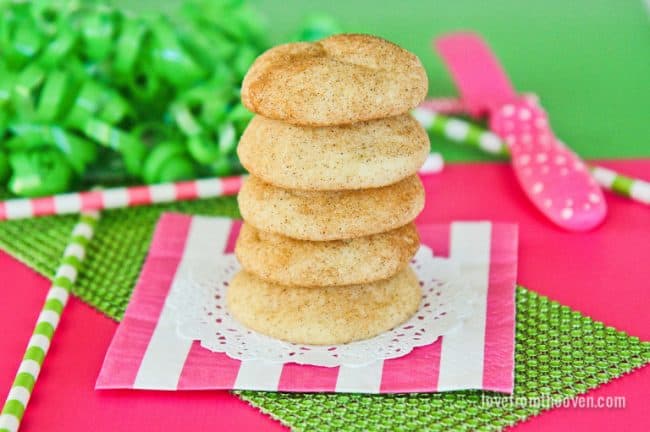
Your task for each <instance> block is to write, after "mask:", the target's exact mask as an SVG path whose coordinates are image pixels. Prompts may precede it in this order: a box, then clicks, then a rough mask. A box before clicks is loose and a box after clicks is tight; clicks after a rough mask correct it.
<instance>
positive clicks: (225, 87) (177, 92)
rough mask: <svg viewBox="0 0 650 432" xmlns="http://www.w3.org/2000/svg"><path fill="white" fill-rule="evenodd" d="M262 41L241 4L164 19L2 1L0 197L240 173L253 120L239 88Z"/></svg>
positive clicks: (205, 2)
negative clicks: (4, 192) (240, 150)
mask: <svg viewBox="0 0 650 432" xmlns="http://www.w3.org/2000/svg"><path fill="white" fill-rule="evenodd" d="M266 34H267V32H265V31H264V29H263V27H262V26H261V25H260V21H259V20H258V18H257V16H256V14H255V11H254V10H253V9H252V8H250V7H249V6H248V3H247V2H246V1H245V0H183V2H182V5H181V7H180V8H179V9H178V10H176V11H175V13H174V15H173V16H171V17H168V16H163V15H159V14H155V15H147V16H134V15H131V14H128V13H125V12H122V11H120V10H119V9H115V8H110V7H107V6H102V5H99V6H97V5H92V4H89V3H87V2H82V1H79V0H31V1H29V2H24V1H9V2H2V3H1V4H0V54H1V55H0V140H1V141H0V187H2V186H7V187H9V188H10V189H11V191H12V192H13V193H15V194H18V195H23V196H40V195H43V194H46V193H57V192H64V191H68V190H70V188H72V187H84V188H87V187H92V186H94V185H96V184H98V183H99V184H111V185H116V184H123V183H124V182H125V181H128V182H137V181H146V182H148V183H151V182H161V181H174V180H181V179H189V178H196V177H197V176H202V175H230V174H233V173H237V172H243V168H242V167H241V164H240V163H239V161H238V159H237V155H236V151H235V150H236V144H237V141H238V139H239V137H240V136H241V134H242V133H243V131H244V129H245V128H246V125H247V124H248V122H249V121H250V119H251V117H252V114H251V113H250V112H248V111H247V110H246V109H245V108H244V107H243V106H242V105H241V103H240V102H239V98H240V95H239V88H240V86H241V79H242V77H243V76H244V74H245V73H246V71H247V69H248V68H249V66H250V64H251V63H252V62H253V61H254V59H255V58H256V56H257V55H259V54H260V53H261V52H262V51H263V50H264V48H265V47H266V43H265V36H266ZM7 179H9V180H7Z"/></svg>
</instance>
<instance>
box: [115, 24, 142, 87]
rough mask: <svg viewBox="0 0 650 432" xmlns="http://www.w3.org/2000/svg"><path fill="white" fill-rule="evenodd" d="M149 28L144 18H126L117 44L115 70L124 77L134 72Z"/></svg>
mask: <svg viewBox="0 0 650 432" xmlns="http://www.w3.org/2000/svg"><path fill="white" fill-rule="evenodd" d="M147 32H148V28H147V26H146V25H145V23H144V22H143V21H142V20H139V19H133V18H125V19H124V20H123V22H122V32H121V33H120V36H119V38H118V39H117V43H116V45H115V58H114V59H113V70H114V71H115V73H116V74H117V75H118V76H120V77H122V78H123V79H124V78H126V77H128V76H129V75H130V74H132V73H133V71H134V68H135V65H136V63H137V60H138V56H139V55H140V52H141V50H142V48H143V43H144V38H145V37H146V36H147Z"/></svg>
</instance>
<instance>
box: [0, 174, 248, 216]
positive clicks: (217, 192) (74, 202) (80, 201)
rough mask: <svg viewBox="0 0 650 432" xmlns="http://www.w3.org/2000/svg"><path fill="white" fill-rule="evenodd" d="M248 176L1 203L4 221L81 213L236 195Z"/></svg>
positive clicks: (76, 193)
mask: <svg viewBox="0 0 650 432" xmlns="http://www.w3.org/2000/svg"><path fill="white" fill-rule="evenodd" d="M243 179H244V176H236V177H225V178H207V179H199V180H191V181H183V182H177V183H161V184H156V185H149V186H131V187H119V188H111V189H101V190H92V191H88V192H74V193H66V194H60V195H53V196H47V197H41V198H20V199H11V200H7V201H3V202H0V220H9V219H24V218H31V217H38V216H50V215H62V214H71V213H79V212H82V211H87V210H103V209H115V208H124V207H134V206H139V205H148V204H155V203H165V202H174V201H186V200H194V199H200V198H212V197H218V196H226V195H234V194H236V193H237V192H238V191H239V188H240V187H241V184H242V180H243Z"/></svg>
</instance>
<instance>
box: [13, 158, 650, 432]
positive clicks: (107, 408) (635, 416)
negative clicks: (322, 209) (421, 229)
mask: <svg viewBox="0 0 650 432" xmlns="http://www.w3.org/2000/svg"><path fill="white" fill-rule="evenodd" d="M604 165H605V166H609V167H611V168H614V169H618V170H620V171H622V172H625V173H628V174H630V175H636V176H639V177H643V176H645V178H646V179H647V178H648V176H649V175H650V160H644V161H619V162H610V163H604ZM426 183H427V187H430V188H432V190H434V191H436V194H434V196H436V197H438V198H437V199H433V200H430V201H429V202H428V203H427V207H426V210H425V213H424V214H423V216H422V219H423V220H427V221H432V222H445V221H450V220H452V219H492V220H495V221H517V222H519V224H520V271H519V278H518V280H519V282H520V283H521V284H523V285H525V286H527V287H528V288H530V289H532V290H535V291H537V292H540V293H542V294H545V295H548V296H549V297H551V298H553V299H555V300H558V301H560V302H561V303H564V304H566V305H569V306H571V307H573V308H575V309H577V310H580V311H582V312H583V313H586V314H587V315H589V316H591V317H593V318H595V319H598V320H601V321H604V322H605V323H606V324H608V325H612V326H615V327H617V328H619V329H622V330H625V331H627V332H629V333H631V334H634V335H637V336H639V337H641V338H642V339H644V340H649V339H650V325H649V324H650V318H648V314H647V311H648V310H649V307H650V296H648V293H647V290H648V288H649V286H650V283H649V282H648V281H649V280H650V265H648V260H649V258H650V209H648V208H647V207H644V206H642V205H640V204H636V203H633V202H631V201H629V200H626V199H623V198H619V197H616V196H613V195H611V194H609V193H608V194H607V198H608V203H609V206H610V215H609V217H608V219H607V221H606V222H605V224H604V225H603V226H602V227H601V228H600V229H598V230H597V231H595V232H593V233H590V234H583V235H576V234H568V233H564V232H562V231H559V230H558V229H557V228H555V227H553V226H551V225H550V223H548V222H547V221H546V220H545V219H544V218H543V217H542V216H541V215H539V214H537V213H536V211H535V210H534V208H533V207H532V205H531V204H529V203H528V202H527V201H526V200H525V199H524V196H523V193H522V192H521V191H520V190H519V189H518V187H517V186H516V184H515V179H514V175H513V174H512V172H511V171H510V170H509V168H508V167H507V166H504V165H497V164H481V165H479V164H472V165H470V164H462V165H451V166H448V167H446V168H445V172H444V174H442V175H438V176H432V177H429V178H428V179H427V180H426ZM468 191H473V192H471V193H468ZM47 287H48V282H47V280H45V279H44V278H43V277H41V276H39V275H37V274H36V273H34V272H33V271H31V270H30V269H28V268H27V267H25V266H24V265H22V264H20V263H18V262H17V261H15V260H14V259H12V258H11V257H9V256H8V255H6V254H4V253H0V289H2V290H3V295H4V296H3V301H2V302H0V328H3V329H4V337H2V338H0V353H1V354H0V395H2V397H3V398H4V395H6V393H7V391H8V389H9V386H10V384H11V380H12V379H13V376H14V373H15V371H16V368H17V366H18V364H19V362H20V358H21V356H22V353H23V351H24V348H25V344H26V343H27V340H28V338H29V336H30V334H31V331H32V326H33V323H34V322H35V320H36V317H37V315H38V312H39V309H40V307H41V304H42V300H43V296H44V295H45V292H46V290H47ZM116 326H117V323H115V322H113V321H112V320H110V319H108V318H106V317H104V316H103V315H101V314H100V313H98V312H96V311H94V310H93V309H91V308H90V307H88V306H86V305H84V304H83V303H81V302H80V301H78V300H76V299H72V300H71V302H70V304H69V305H68V308H67V310H66V312H65V313H64V316H63V319H62V322H61V325H60V327H59V330H58V332H57V334H56V336H55V341H54V343H53V345H52V348H51V351H50V353H49V355H48V358H47V360H46V361H45V365H44V369H43V372H42V373H41V377H40V378H39V381H38V383H37V385H36V388H35V390H34V394H33V397H32V400H31V402H30V405H29V408H28V410H27V412H26V415H25V419H24V421H23V428H22V430H23V431H43V430H48V431H63V430H65V431H87V430H93V431H94V432H101V431H116V430H118V431H127V430H128V431H130V430H152V431H154V430H233V431H238V430H241V431H248V430H264V431H274V430H285V428H284V427H283V426H281V425H280V424H279V423H278V422H276V421H274V420H272V419H270V418H269V417H267V416H265V415H263V414H260V413H259V411H257V410H256V409H254V408H252V407H250V406H248V405H247V404H246V403H245V402H242V401H241V400H239V399H237V398H236V397H234V396H231V395H230V394H229V393H226V392H219V391H204V392H200V391H198V392H180V393H169V392H150V391H146V392H145V391H102V392H96V391H94V390H93V387H94V383H95V379H96V378H97V374H98V372H99V368H100V366H101V363H102V359H103V356H104V353H105V351H106V348H107V347H108V344H109V342H110V339H111V337H112V335H113V332H114V331H115V328H116ZM649 389H650V368H649V367H645V368H643V369H641V370H639V371H636V372H634V373H632V374H629V375H627V376H624V377H622V378H620V379H617V380H614V381H613V382H611V383H609V384H606V385H604V386H601V387H600V388H598V389H596V390H594V391H592V392H590V393H589V394H590V395H594V396H619V395H623V396H626V398H627V401H626V402H627V407H626V408H625V409H611V410H608V409H592V410H588V409H570V408H559V409H554V410H551V411H547V412H545V413H542V414H541V415H539V416H538V417H536V418H534V419H531V420H529V421H527V422H524V423H521V424H519V425H517V426H516V427H514V429H516V430H522V431H526V430H530V431H533V430H558V431H564V430H566V431H568V430H572V431H573V430H576V429H578V430H583V429H584V430H603V429H608V428H609V429H611V428H615V429H617V430H626V431H646V430H650V416H648V414H647V403H648V398H649V396H650V390H649Z"/></svg>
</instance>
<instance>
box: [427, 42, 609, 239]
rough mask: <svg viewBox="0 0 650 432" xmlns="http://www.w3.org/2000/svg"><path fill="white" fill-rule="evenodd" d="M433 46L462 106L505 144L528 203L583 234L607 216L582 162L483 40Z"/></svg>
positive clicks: (557, 221) (600, 192) (594, 182)
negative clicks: (517, 89)
mask: <svg viewBox="0 0 650 432" xmlns="http://www.w3.org/2000/svg"><path fill="white" fill-rule="evenodd" d="M436 48H437V50H438V52H439V53H440V55H441V56H442V58H443V60H444V62H445V64H446V65H447V67H448V68H449V70H450V72H451V75H452V77H453V79H454V81H455V82H456V84H457V85H458V87H459V90H460V93H461V98H462V101H463V105H464V106H465V108H466V109H467V110H468V111H469V112H470V114H472V115H475V116H484V115H487V116H488V117H489V119H488V122H489V126H490V129H492V131H493V132H494V133H496V134H497V135H499V136H500V137H501V138H502V139H503V140H504V141H505V142H506V143H507V144H508V147H509V150H510V154H511V157H512V158H511V161H512V166H513V169H514V171H515V174H516V177H517V180H518V181H519V184H520V185H521V187H522V188H523V190H524V192H525V193H526V195H527V196H528V197H529V198H530V200H531V201H532V203H533V204H534V205H535V206H536V207H537V208H538V209H539V210H540V211H541V212H542V213H543V214H544V215H546V217H547V218H548V219H550V220H551V221H552V222H554V223H555V224H556V225H558V226H560V227H562V228H564V229H567V230H570V231H587V230H590V229H592V228H594V227H596V226H597V225H599V224H600V223H601V222H602V221H603V219H604V218H605V215H606V214H607V206H606V204H605V200H604V197H603V194H602V191H601V189H600V187H599V186H598V184H597V183H596V181H595V180H594V179H593V178H592V177H591V175H590V174H589V171H588V170H587V169H586V166H585V164H584V162H582V161H581V160H580V158H579V157H578V156H577V155H576V154H575V153H574V152H572V151H571V150H570V149H569V148H567V147H566V145H564V143H562V142H561V141H560V140H559V139H558V138H557V137H556V136H555V135H554V133H553V131H552V130H551V128H550V126H549V122H548V117H547V115H546V112H545V111H544V110H543V109H542V107H541V106H540V105H539V103H538V101H537V100H536V98H534V97H530V96H528V97H524V96H520V95H518V94H517V93H516V92H515V91H514V89H513V88H512V85H511V84H510V80H509V79H508V76H507V75H506V74H505V72H504V71H503V69H502V67H501V65H500V64H499V62H498V60H497V59H496V58H495V57H494V55H493V54H492V52H491V51H490V48H489V47H488V46H487V45H486V44H485V43H484V42H483V40H482V39H481V38H480V37H479V36H477V35H475V34H471V33H454V34H450V35H447V36H444V37H442V38H440V39H438V40H437V41H436Z"/></svg>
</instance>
